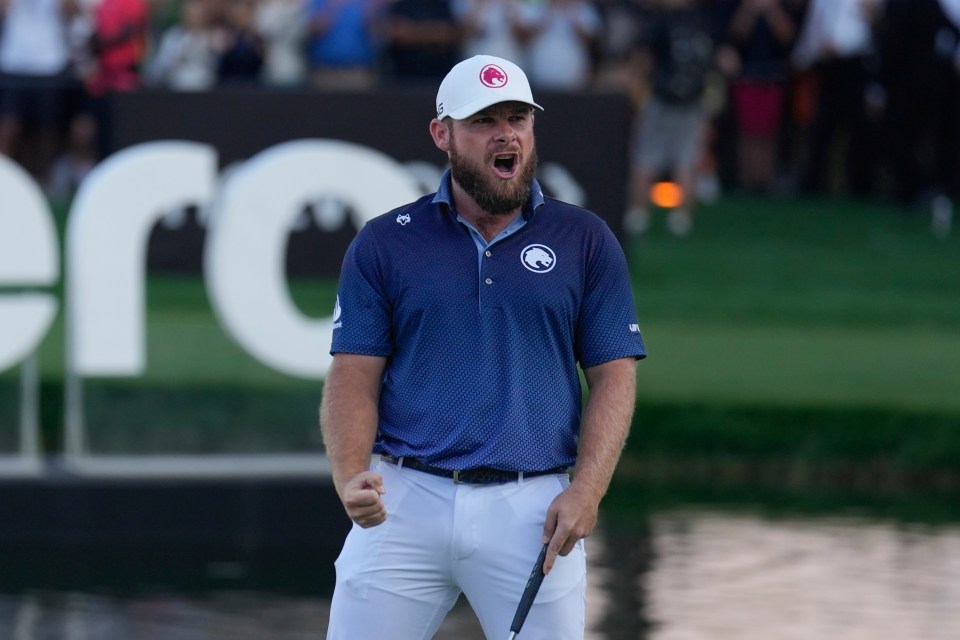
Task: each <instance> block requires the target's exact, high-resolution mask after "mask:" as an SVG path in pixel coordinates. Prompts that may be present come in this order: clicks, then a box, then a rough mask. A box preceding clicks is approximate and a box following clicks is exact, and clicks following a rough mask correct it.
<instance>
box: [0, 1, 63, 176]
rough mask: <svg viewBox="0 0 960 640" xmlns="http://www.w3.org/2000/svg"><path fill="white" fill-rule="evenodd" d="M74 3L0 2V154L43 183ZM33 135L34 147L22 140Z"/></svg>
mask: <svg viewBox="0 0 960 640" xmlns="http://www.w3.org/2000/svg"><path fill="white" fill-rule="evenodd" d="M74 8H75V3H74V0H0V23H2V26H3V28H2V31H0V153H2V154H3V155H6V156H8V157H10V158H13V159H15V160H17V161H18V162H20V163H21V164H23V165H24V166H25V168H27V169H28V170H29V171H30V172H31V173H33V174H34V175H35V176H37V177H38V178H39V179H41V181H43V179H44V178H45V175H46V173H47V171H48V170H49V167H50V163H51V161H52V159H53V157H54V155H55V154H56V151H57V145H58V139H59V131H60V128H61V125H62V124H63V122H64V119H65V117H66V114H65V113H64V103H65V100H64V95H63V94H64V92H65V91H66V90H67V87H68V86H69V85H70V83H71V81H72V80H73V78H72V70H71V65H70V48H69V45H68V40H67V21H68V19H69V16H70V15H71V13H72V12H73V11H74ZM32 134H35V136H36V140H35V143H34V144H25V140H24V138H26V137H28V135H32Z"/></svg>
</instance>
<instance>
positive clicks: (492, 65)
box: [320, 56, 645, 640]
mask: <svg viewBox="0 0 960 640" xmlns="http://www.w3.org/2000/svg"><path fill="white" fill-rule="evenodd" d="M436 106H437V117H436V118H435V119H433V120H432V121H431V122H430V135H431V136H432V137H433V141H434V143H435V144H436V146H437V148H439V149H440V150H441V151H443V152H445V153H446V154H447V157H448V159H449V162H450V169H449V170H448V171H447V172H446V173H445V174H444V175H443V177H442V179H441V182H440V186H439V188H438V190H437V192H436V193H434V194H430V195H428V196H424V197H423V198H421V199H419V200H417V201H416V202H413V203H410V204H408V205H405V206H403V207H400V208H399V209H396V210H394V211H391V212H389V213H387V214H384V215H382V216H380V217H378V218H376V219H374V220H372V221H370V222H369V223H368V224H367V225H366V226H365V227H364V228H363V229H362V230H361V231H360V233H359V234H357V237H356V238H355V239H354V241H353V243H352V244H351V245H350V248H349V249H348V250H347V254H346V257H345V258H344V262H343V268H342V271H341V274H340V284H339V290H338V295H337V308H338V309H339V311H340V315H339V321H338V323H337V325H336V328H335V329H334V333H333V344H332V347H331V353H332V354H333V356H334V358H333V365H332V367H331V369H330V372H329V375H328V377H327V380H326V383H325V385H324V390H323V401H322V403H321V408H320V426H321V429H322V433H323V437H324V443H325V445H326V450H327V455H328V457H329V459H330V464H331V469H332V473H333V481H334V485H335V487H336V490H337V493H338V495H339V496H340V499H341V502H342V503H343V507H344V509H345V510H346V513H347V515H348V516H349V517H350V518H351V519H352V520H353V523H354V524H353V528H352V529H351V531H350V533H349V534H348V536H347V539H346V541H345V543H344V547H343V551H342V553H341V554H340V557H339V558H338V559H337V562H336V569H337V584H336V589H335V592H334V596H333V601H332V605H331V613H330V623H329V627H328V636H327V637H328V639H338V640H339V639H346V640H357V639H358V638H378V639H379V638H391V639H394V640H396V639H400V640H426V639H427V638H432V637H433V635H434V634H435V633H436V631H437V629H438V628H439V627H440V624H441V623H442V621H443V619H444V617H445V615H446V613H447V612H448V611H449V610H450V608H451V607H452V606H453V605H454V603H455V602H456V600H457V598H458V597H459V596H460V594H461V593H462V594H464V595H465V596H466V598H467V600H468V601H469V603H470V605H471V606H472V607H473V610H474V611H475V612H476V614H477V616H478V618H479V620H480V624H481V625H482V627H483V629H484V633H485V634H486V636H487V637H488V638H493V637H505V636H507V635H508V632H509V631H510V626H511V621H512V618H513V613H514V610H515V609H516V606H517V602H518V600H519V599H520V596H521V593H522V592H523V590H524V585H525V584H526V582H527V578H528V577H529V574H530V563H531V561H532V560H533V559H534V558H536V557H537V553H538V551H539V550H540V547H541V545H544V544H546V545H547V554H546V557H545V560H544V563H543V570H544V573H546V574H547V575H546V578H545V579H544V581H543V583H542V587H541V590H540V592H539V595H538V597H537V599H536V601H535V602H534V604H533V607H532V609H531V611H530V614H529V617H528V618H527V622H526V627H525V630H524V637H530V638H549V639H550V640H567V639H576V638H583V633H584V625H585V619H586V618H585V606H586V605H585V598H586V560H585V555H584V540H583V539H584V538H586V537H587V536H588V535H589V534H590V532H591V531H592V530H593V528H594V526H595V525H596V521H597V512H598V509H599V504H600V500H601V498H602V497H603V495H604V493H605V492H606V490H607V487H608V485H609V482H610V478H611V476H612V474H613V471H614V467H615V466H616V463H617V460H618V459H619V456H620V452H621V450H622V448H623V444H624V442H625V439H626V437H627V433H628V430H629V426H630V422H631V419H632V414H633V408H634V401H635V395H636V387H635V377H636V361H637V360H638V359H640V358H643V357H644V355H645V348H644V344H643V340H642V338H641V336H640V329H639V325H638V323H637V319H636V310H635V306H634V301H633V296H632V290H631V286H630V281H629V277H628V272H627V265H626V260H625V258H624V254H623V251H622V249H621V247H620V245H619V243H618V242H617V240H616V238H615V237H614V235H613V233H612V232H611V231H610V229H609V228H608V227H607V225H606V223H605V222H603V220H602V219H601V218H600V217H598V216H596V215H595V214H593V213H591V212H589V211H586V210H584V209H581V208H578V207H575V206H572V205H569V204H566V203H563V202H560V201H558V200H555V199H552V198H548V197H546V196H544V194H543V192H542V191H541V189H540V185H539V184H538V183H537V181H536V179H535V177H534V176H535V173H536V167H537V152H536V143H535V139H534V133H533V130H534V118H535V113H536V110H542V107H540V105H538V104H537V103H536V102H534V100H533V95H532V93H531V91H530V85H529V83H528V81H527V78H526V75H525V74H524V72H523V71H522V70H521V69H520V68H519V67H517V66H516V65H515V64H513V63H512V62H509V61H507V60H504V59H501V58H495V57H492V56H475V57H473V58H470V59H468V60H465V61H463V62H461V63H459V64H457V65H456V66H454V67H453V69H451V70H450V72H449V73H448V74H447V76H446V77H445V78H444V80H443V82H442V83H441V84H440V88H439V91H438V93H437V105H436ZM580 369H582V370H583V373H584V377H585V378H586V381H587V386H588V387H589V395H588V400H587V402H586V405H585V406H581V404H582V396H583V394H582V390H581V386H580V375H579V371H580ZM372 454H376V455H375V456H372ZM372 457H373V459H374V462H373V464H372V465H371V458H372Z"/></svg>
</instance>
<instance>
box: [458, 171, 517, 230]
mask: <svg viewBox="0 0 960 640" xmlns="http://www.w3.org/2000/svg"><path fill="white" fill-rule="evenodd" d="M453 201H454V204H455V205H456V207H457V214H459V215H460V217H462V218H464V219H465V220H466V221H467V222H469V223H470V224H472V225H473V228H474V229H476V230H477V231H478V232H479V233H480V235H481V236H483V239H484V240H486V241H487V242H490V241H491V240H493V239H494V238H496V237H497V235H499V233H500V232H501V231H503V230H504V229H506V228H507V226H508V225H509V224H510V223H511V222H513V221H514V220H516V218H517V216H518V215H520V211H521V209H520V207H518V208H517V210H516V211H514V212H513V213H510V214H506V215H496V214H492V213H489V212H487V211H484V210H483V209H481V208H480V205H478V204H477V203H476V201H475V200H474V199H473V198H471V197H470V196H469V195H468V194H467V192H466V191H464V190H463V189H461V188H460V187H459V186H458V185H457V184H456V182H454V183H453Z"/></svg>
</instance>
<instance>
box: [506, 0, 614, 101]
mask: <svg viewBox="0 0 960 640" xmlns="http://www.w3.org/2000/svg"><path fill="white" fill-rule="evenodd" d="M522 7H523V10H522V14H521V15H522V23H523V34H524V39H525V40H526V47H527V65H528V75H529V77H530V84H532V85H533V86H534V87H539V88H542V89H554V90H562V91H577V90H581V89H585V88H587V87H589V86H590V85H591V84H592V82H593V78H594V70H595V69H594V52H595V47H596V45H597V43H598V42H599V41H600V35H601V31H602V28H603V22H602V20H601V17H600V13H599V12H598V11H597V9H596V7H594V6H593V3H592V2H589V0H545V1H544V2H528V3H525V4H523V5H522Z"/></svg>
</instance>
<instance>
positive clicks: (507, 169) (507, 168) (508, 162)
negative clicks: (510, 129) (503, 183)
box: [493, 153, 519, 178]
mask: <svg viewBox="0 0 960 640" xmlns="http://www.w3.org/2000/svg"><path fill="white" fill-rule="evenodd" d="M518 160H519V159H518V158H517V155H516V154H514V153H502V154H499V155H496V156H494V158H493V169H494V171H496V173H497V175H499V176H500V177H501V178H512V177H513V176H515V175H516V173H517V166H518V164H519V161H518Z"/></svg>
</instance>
